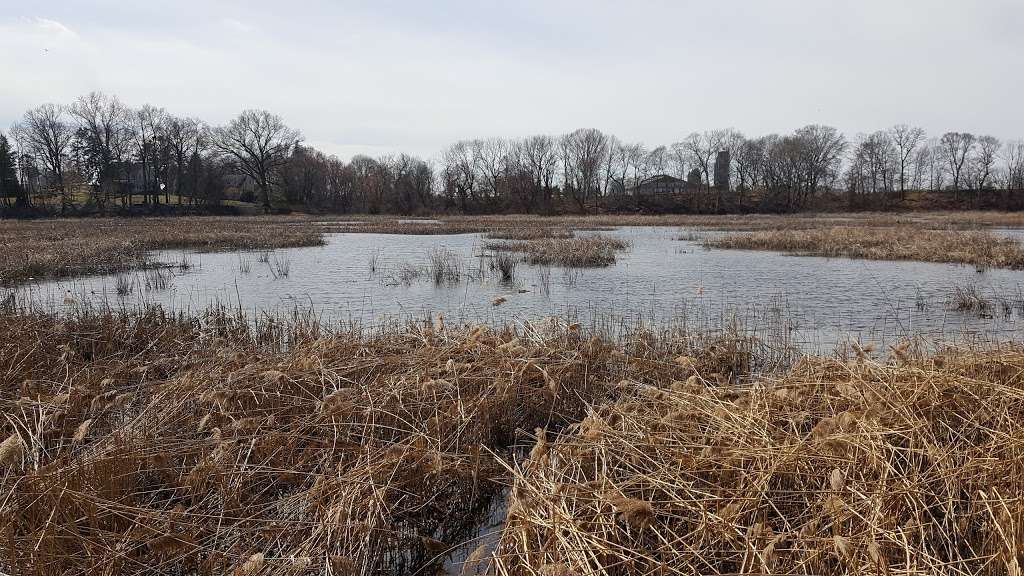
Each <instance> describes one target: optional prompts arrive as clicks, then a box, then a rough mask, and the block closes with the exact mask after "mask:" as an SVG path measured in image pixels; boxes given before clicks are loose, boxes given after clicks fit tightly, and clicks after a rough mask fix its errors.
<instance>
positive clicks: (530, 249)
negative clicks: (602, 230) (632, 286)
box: [485, 234, 629, 268]
mask: <svg viewBox="0 0 1024 576" xmlns="http://www.w3.org/2000/svg"><path fill="white" fill-rule="evenodd" d="M485 246H486V248H488V249H490V250H496V251H506V252H522V253H524V254H525V257H526V261H527V262H528V263H530V264H538V265H545V266H552V265H557V266H565V267H570V268H594V267H602V266H610V265H612V264H614V263H615V254H616V252H619V251H622V250H625V249H626V248H628V247H629V243H628V242H626V241H625V240H620V239H618V238H613V237H610V236H605V235H601V234H594V235H590V236H581V237H573V238H569V239H551V238H545V239H540V240H526V241H502V242H488V243H487V244H486V245H485Z"/></svg>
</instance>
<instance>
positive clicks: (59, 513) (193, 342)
mask: <svg viewBox="0 0 1024 576" xmlns="http://www.w3.org/2000/svg"><path fill="white" fill-rule="evenodd" d="M282 344H287V347H282ZM643 350H645V351H643V352H641V351H639V350H638V351H637V353H636V354H632V355H625V354H623V353H622V352H621V351H619V352H616V348H615V347H614V346H612V345H611V344H609V343H607V342H603V341H600V340H597V339H591V338H588V337H585V336H583V335H582V334H581V333H580V332H579V330H578V328H576V327H574V326H565V325H564V324H562V325H555V324H549V323H542V324H540V325H537V326H535V327H533V328H530V329H522V328H520V329H519V330H518V331H511V330H501V331H492V330H488V329H486V328H483V327H461V328H449V327H446V326H444V325H443V322H441V321H437V322H435V323H433V324H422V325H416V326H412V327H409V328H405V329H402V330H397V331H386V332H379V333H373V334H358V333H349V332H338V333H332V334H325V333H321V332H319V330H318V329H317V328H316V327H315V325H313V324H310V323H308V322H307V323H299V324H297V325H288V324H286V323H282V322H279V321H267V320H263V321H261V323H259V324H257V325H256V327H255V328H254V327H252V325H251V324H249V323H247V322H246V321H245V320H244V319H241V320H240V319H236V318H233V317H231V316H228V315H225V314H224V313H211V314H209V315H207V316H206V317H204V318H186V317H170V316H166V315H164V314H163V313H161V312H159V311H150V312H147V313H145V314H141V315H124V316H121V315H111V314H90V313H84V315H83V316H79V317H75V318H71V319H61V318H56V317H52V316H45V315H34V314H25V313H21V314H10V315H5V316H3V317H2V318H0V374H3V377H2V378H0V383H2V388H0V411H2V412H3V413H4V414H5V415H6V417H5V418H4V419H3V420H0V440H3V444H2V447H0V453H2V459H3V467H2V468H0V566H3V567H6V568H7V570H6V571H8V572H11V571H13V572H14V573H22V572H23V571H26V570H27V571H32V570H34V571H36V572H37V573H40V574H150V573H157V572H159V573H189V572H191V571H198V572H199V573H201V574H230V573H235V574H238V573H247V572H246V571H247V570H248V569H249V568H253V566H254V565H255V564H259V567H258V571H259V573H260V574H305V573H320V574H323V573H332V572H329V571H330V570H333V573H334V574H349V573H362V574H381V573H393V574H406V573H410V572H411V571H413V570H414V569H416V568H419V567H423V566H428V565H430V564H432V563H433V560H434V559H435V558H438V557H443V555H444V552H445V551H446V550H448V549H449V547H451V546H452V545H454V544H455V543H458V542H459V541H460V540H461V538H463V537H465V534H464V532H465V530H466V529H467V527H469V526H471V525H472V523H473V521H474V520H475V518H477V517H478V515H479V514H480V512H481V510H483V509H484V508H485V507H486V505H487V504H488V502H490V500H491V498H492V497H493V495H494V494H496V493H497V492H499V491H500V490H501V485H502V482H501V478H502V477H504V472H503V470H502V468H501V467H500V466H499V465H498V462H499V461H500V460H503V459H507V458H510V457H511V452H510V447H511V446H512V445H513V444H514V443H515V442H516V440H517V437H518V436H517V431H519V430H533V429H534V428H536V427H547V428H548V429H552V430H554V429H557V428H559V427H561V426H563V425H565V424H567V423H569V422H573V421H576V420H578V419H579V418H580V417H581V416H582V414H583V412H584V410H585V407H586V405H587V404H588V403H590V402H595V401H599V400H600V399H601V398H604V397H605V396H606V395H607V394H608V393H609V391H611V390H613V388H614V385H615V383H616V382H618V381H619V380H621V379H622V378H624V377H630V378H634V379H638V380H641V381H651V382H653V381H654V380H655V379H661V378H669V379H670V378H672V377H674V376H680V375H681V369H680V367H678V366H676V365H673V364H670V363H669V364H666V363H661V362H658V361H656V360H654V359H649V355H650V354H652V351H651V350H649V349H647V348H644V349H643ZM716 358H717V357H716V356H708V357H707V360H706V361H707V362H708V363H710V362H714V361H716ZM709 365H710V364H709ZM247 566H248V568H247Z"/></svg>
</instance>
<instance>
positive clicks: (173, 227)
mask: <svg viewBox="0 0 1024 576" xmlns="http://www.w3.org/2000/svg"><path fill="white" fill-rule="evenodd" d="M302 222H304V220H302V219H296V218H288V217H234V218H231V217H201V218H200V217H193V218H134V219H131V218H91V219H78V220H70V219H68V220H34V221H15V220H3V221H0V246H3V247H4V249H3V250H0V284H14V283H18V282H24V281H26V280H28V279H30V278H37V279H42V278H66V277H71V276H80V275H85V274H100V273H113V272H124V271H127V270H132V269H138V268H146V267H156V266H159V265H161V263H157V262H154V261H153V260H152V259H151V257H150V255H149V252H150V251H153V250H170V249H179V248H180V249H191V250H199V251H216V250H263V249H273V248H284V247H294V246H314V245H319V244H322V243H323V238H322V234H321V231H320V230H318V229H316V228H315V227H313V226H308V225H299V223H302ZM164 264H166V263H164ZM171 264H172V265H177V263H171Z"/></svg>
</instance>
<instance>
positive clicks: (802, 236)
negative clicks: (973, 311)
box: [704, 226, 1024, 269]
mask: <svg viewBox="0 0 1024 576" xmlns="http://www.w3.org/2000/svg"><path fill="white" fill-rule="evenodd" d="M704 245H705V246H707V247H711V248H725V249H744V250H775V251H780V252H787V253H791V254H795V255H800V256H825V257H846V258H864V259H868V260H917V261H922V262H951V263H961V264H972V265H974V266H976V267H978V268H979V269H984V268H989V267H992V268H1011V269H1021V268H1024V248H1022V247H1021V245H1020V243H1019V242H1017V241H1016V240H1014V239H1012V238H1004V237H1000V236H997V235H995V234H993V233H992V232H988V231H957V230H933V229H925V228H917V227H913V226H895V227H890V228H875V227H865V226H835V227H828V228H820V229H810V230H784V229H779V230H763V231H757V232H747V233H736V234H727V235H725V236H722V237H719V238H709V239H706V240H705V241H704Z"/></svg>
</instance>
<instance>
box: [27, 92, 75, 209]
mask: <svg viewBox="0 0 1024 576" xmlns="http://www.w3.org/2000/svg"><path fill="white" fill-rule="evenodd" d="M13 132H14V136H15V138H17V139H18V141H19V142H20V143H21V144H22V145H23V146H24V147H25V148H26V149H27V151H28V152H29V153H30V154H32V155H34V156H35V157H37V158H40V159H41V160H42V161H43V165H44V166H45V167H46V170H47V171H48V172H49V173H50V175H51V176H52V182H53V185H54V188H55V189H56V191H57V193H58V194H59V195H60V208H61V213H64V212H66V211H67V210H68V209H69V208H70V207H71V204H72V201H71V191H70V190H69V189H68V186H67V181H66V179H65V176H64V170H65V165H66V163H67V155H68V151H69V149H70V147H71V142H72V141H73V140H74V138H75V129H74V126H72V124H71V123H70V122H68V120H67V118H66V110H65V108H64V107H62V106H57V105H54V104H43V105H42V106H40V107H38V108H36V109H34V110H29V111H28V112H25V116H24V117H22V120H21V122H18V123H17V124H15V125H14V130H13Z"/></svg>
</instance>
